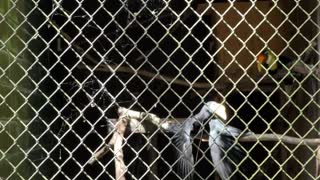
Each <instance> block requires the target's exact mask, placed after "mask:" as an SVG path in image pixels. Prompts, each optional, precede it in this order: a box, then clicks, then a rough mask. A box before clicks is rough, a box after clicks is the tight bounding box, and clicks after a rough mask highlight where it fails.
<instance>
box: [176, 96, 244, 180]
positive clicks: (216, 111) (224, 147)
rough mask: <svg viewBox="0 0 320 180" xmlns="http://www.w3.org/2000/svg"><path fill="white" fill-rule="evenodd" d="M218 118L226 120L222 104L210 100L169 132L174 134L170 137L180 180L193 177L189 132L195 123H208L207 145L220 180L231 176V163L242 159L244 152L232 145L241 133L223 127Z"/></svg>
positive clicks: (234, 129)
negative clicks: (174, 147)
mask: <svg viewBox="0 0 320 180" xmlns="http://www.w3.org/2000/svg"><path fill="white" fill-rule="evenodd" d="M211 119H212V120H211ZM218 119H221V120H226V119H227V114H226V109H225V107H224V106H223V105H222V104H219V103H217V102H214V101H210V102H207V103H206V104H205V105H204V106H203V107H202V109H201V110H200V112H199V113H198V114H196V115H194V116H192V117H190V118H188V119H186V120H185V122H184V124H183V125H182V126H180V127H178V126H176V127H174V128H173V129H171V130H170V131H176V132H177V133H176V134H175V135H174V136H173V143H174V144H175V146H176V147H177V149H178V155H179V160H178V167H179V173H180V176H182V177H183V178H185V179H192V178H193V168H194V159H193V154H192V142H191V131H192V129H193V125H194V124H195V123H202V124H203V123H204V122H205V121H207V120H210V137H209V146H210V149H211V150H210V151H211V156H212V161H213V164H214V166H215V169H216V171H217V172H218V174H219V175H220V177H221V178H223V179H227V177H230V175H231V172H233V171H232V169H233V167H234V164H235V163H239V162H240V161H241V160H242V158H243V157H244V155H245V153H244V151H243V150H242V149H241V148H240V147H239V146H238V145H235V138H236V137H238V136H239V135H240V134H241V130H239V129H237V128H234V127H231V126H225V125H224V124H223V123H222V122H221V121H219V120H218Z"/></svg>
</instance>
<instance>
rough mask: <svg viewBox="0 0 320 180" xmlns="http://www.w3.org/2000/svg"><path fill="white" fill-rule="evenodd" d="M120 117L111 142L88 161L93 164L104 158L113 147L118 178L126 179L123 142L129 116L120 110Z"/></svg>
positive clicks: (118, 179)
mask: <svg viewBox="0 0 320 180" xmlns="http://www.w3.org/2000/svg"><path fill="white" fill-rule="evenodd" d="M118 114H119V119H118V121H117V122H116V126H115V131H114V133H113V136H112V137H111V139H110V141H109V143H108V144H107V145H105V146H103V147H102V148H101V149H100V150H99V151H97V152H96V153H95V154H94V156H93V158H91V159H90V160H89V161H88V163H89V164H93V163H94V162H95V161H96V160H98V159H100V158H102V157H103V156H104V155H105V154H106V153H107V152H109V151H110V149H112V148H113V153H114V155H115V175H116V178H115V179H117V180H125V172H126V170H127V168H126V165H125V163H124V160H123V157H124V155H123V150H122V143H123V140H124V133H125V131H126V127H127V125H128V119H127V117H126V116H125V115H124V114H122V112H121V111H120V109H119V111H118Z"/></svg>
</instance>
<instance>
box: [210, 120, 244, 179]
mask: <svg viewBox="0 0 320 180" xmlns="http://www.w3.org/2000/svg"><path fill="white" fill-rule="evenodd" d="M240 133H241V130H240V129H238V128H235V127H232V126H224V125H223V124H222V123H221V122H220V121H219V120H211V122H210V137H209V138H210V139H209V143H210V148H211V149H210V151H211V157H212V161H213V163H214V165H215V169H216V171H217V172H218V174H219V176H220V177H221V178H222V179H229V178H231V179H237V178H241V177H240V176H241V174H240V173H235V170H236V166H238V165H239V164H240V162H241V161H242V160H243V159H244V158H245V151H244V149H243V148H241V146H239V145H238V144H235V143H236V141H235V138H236V137H238V136H239V135H240ZM240 169H241V168H240ZM241 171H242V172H244V171H245V170H244V169H241ZM231 176H232V177H231Z"/></svg>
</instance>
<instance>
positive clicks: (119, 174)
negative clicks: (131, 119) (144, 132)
mask: <svg viewBox="0 0 320 180" xmlns="http://www.w3.org/2000/svg"><path fill="white" fill-rule="evenodd" d="M127 124H128V122H127V119H126V118H125V117H123V116H120V118H119V121H118V122H117V125H116V131H115V132H114V137H115V143H114V155H115V171H116V172H115V174H116V180H125V179H126V178H125V172H126V165H125V164H124V160H123V150H122V142H123V140H124V138H123V137H124V132H125V130H126V127H127Z"/></svg>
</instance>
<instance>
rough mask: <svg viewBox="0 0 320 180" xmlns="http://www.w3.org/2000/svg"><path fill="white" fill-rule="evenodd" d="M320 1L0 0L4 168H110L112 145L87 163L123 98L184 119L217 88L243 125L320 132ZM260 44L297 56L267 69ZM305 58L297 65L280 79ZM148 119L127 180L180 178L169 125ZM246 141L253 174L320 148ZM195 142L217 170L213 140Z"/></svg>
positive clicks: (204, 161)
mask: <svg viewBox="0 0 320 180" xmlns="http://www.w3.org/2000/svg"><path fill="white" fill-rule="evenodd" d="M318 7H319V2H318V1H317V0H312V1H290V0H284V1H271V0H270V1H268V0H265V1H222V0H221V1H205V0H203V1H202V0H197V1H178V0H176V1H164V0H148V1H142V0H132V1H129V0H128V1H124V0H122V1H121V0H105V1H99V0H93V1H89V0H84V1H76V0H72V1H71V0H68V1H66V0H60V1H58V0H40V1H26V0H16V1H13V0H2V1H1V2H0V15H1V16H0V28H1V30H0V39H1V44H0V58H1V61H0V67H1V76H0V82H1V83H0V84H1V85H0V86H1V89H0V94H1V96H0V97H1V100H2V101H1V104H0V112H1V129H0V139H1V143H0V155H1V162H0V169H1V171H0V176H1V177H3V178H5V179H54V178H57V179H96V178H105V179H112V178H114V177H115V175H114V168H115V167H114V165H113V161H114V160H115V157H114V156H113V154H112V153H107V154H106V155H105V157H103V158H102V159H101V160H100V161H99V162H96V163H95V164H93V165H90V164H89V163H88V162H89V160H90V159H91V158H92V156H93V155H94V153H95V152H96V151H98V150H99V149H100V148H101V147H103V145H104V144H105V143H106V142H107V141H108V140H109V139H110V138H111V136H112V134H113V129H112V127H113V126H111V125H110V122H111V121H112V120H114V119H116V118H117V117H118V116H117V113H116V112H117V107H118V106H122V107H126V108H129V109H134V110H138V111H141V112H151V113H153V114H156V115H157V116H159V117H161V118H163V119H184V118H186V117H189V116H191V115H193V114H195V113H196V112H198V111H199V108H200V107H201V106H202V105H203V103H204V102H206V101H209V100H213V99H215V100H219V101H221V102H223V103H224V104H226V106H227V107H228V117H229V122H230V124H232V125H234V126H237V127H239V128H241V129H245V130H250V131H253V132H255V133H261V134H265V133H280V134H285V135H290V136H294V137H299V138H307V137H308V138H316V137H317V136H318V133H319V131H318V128H319V127H318V119H319V94H318V93H319V76H318V73H317V72H318V71H317V70H318V56H319V54H318V52H319V49H318V34H319V22H318V21H319V17H318ZM265 48H269V49H271V50H272V51H273V52H274V53H275V54H276V55H286V56H288V57H290V58H291V59H292V60H293V62H296V63H294V65H292V66H290V67H287V68H284V69H283V71H281V72H279V73H277V74H276V75H271V74H268V73H266V72H265V73H259V72H258V71H257V68H256V56H257V55H258V54H259V53H260V52H261V51H262V50H263V49H265ZM288 69H289V70H288ZM301 69H302V70H301ZM297 70H301V71H299V73H300V74H302V77H299V78H297V77H293V78H294V82H293V83H292V84H291V85H289V86H287V85H286V84H284V80H285V77H289V76H291V73H292V72H296V71H297ZM146 126H148V125H146ZM148 128H151V131H148V132H145V133H134V132H128V134H126V136H125V141H124V147H123V151H124V160H125V164H126V166H127V170H126V178H129V179H130V178H132V179H140V178H147V179H161V178H163V179H166V178H167V179H174V178H177V179H183V177H179V174H178V173H177V172H176V170H175V158H177V157H174V156H172V152H173V151H174V147H172V144H171V141H172V140H171V135H168V134H166V133H164V132H163V131H161V129H159V128H155V127H153V126H151V127H149V126H148ZM152 128H155V129H152ZM241 144H242V145H243V146H244V147H245V148H246V149H247V152H248V154H249V155H250V157H251V159H252V161H254V162H255V163H256V166H257V167H258V170H257V171H256V172H255V173H254V175H253V176H252V177H253V179H255V178H262V177H264V178H267V179H274V178H276V179H293V178H298V179H306V178H311V179H312V178H315V176H316V174H317V170H316V169H317V167H318V166H317V161H316V156H315V154H316V148H317V147H311V146H304V145H288V144H285V143H283V142H262V141H257V142H251V143H241ZM194 149H195V150H194V152H195V153H196V154H195V157H196V162H197V163H196V164H195V172H196V173H195V178H197V179H208V178H213V177H214V176H215V173H214V168H213V166H212V163H211V162H210V155H209V154H208V150H207V149H208V145H207V144H206V143H203V142H201V143H200V142H199V140H197V139H195V140H194ZM289 169H290V171H289Z"/></svg>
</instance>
